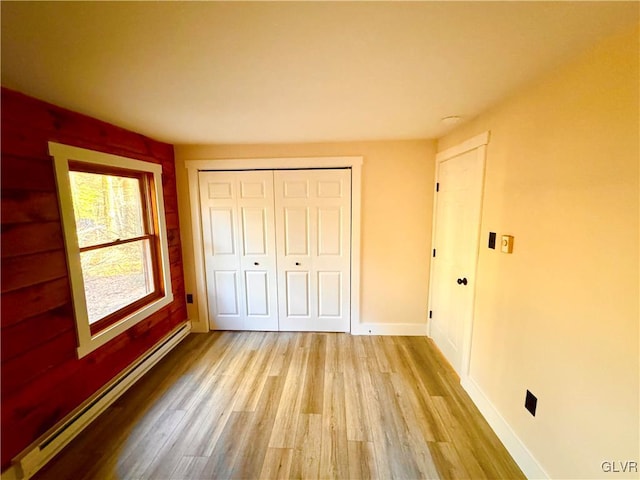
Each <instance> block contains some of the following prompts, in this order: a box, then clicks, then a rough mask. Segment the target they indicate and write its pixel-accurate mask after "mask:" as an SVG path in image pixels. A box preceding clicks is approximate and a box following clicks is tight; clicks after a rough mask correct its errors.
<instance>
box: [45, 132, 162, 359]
mask: <svg viewBox="0 0 640 480" xmlns="http://www.w3.org/2000/svg"><path fill="white" fill-rule="evenodd" d="M49 154H50V155H51V156H52V157H53V161H54V169H55V176H56V185H57V190H58V200H59V203H60V217H61V223H62V230H63V235H64V241H65V250H66V255H67V265H68V269H69V282H70V286H71V294H72V301H73V302H72V303H73V309H74V318H75V323H76V332H77V340H78V348H77V354H78V358H82V357H84V356H85V355H87V354H89V353H90V352H92V351H94V350H96V349H97V348H99V347H101V346H102V345H104V344H105V343H107V342H108V341H110V340H112V339H114V338H115V337H117V336H118V335H120V334H121V333H123V332H125V331H126V330H128V329H129V328H131V327H133V326H134V325H136V324H137V323H139V322H141V321H142V320H144V319H145V318H148V317H149V316H150V315H151V314H153V313H155V312H157V311H158V310H160V309H161V308H163V307H165V306H167V305H169V304H170V303H171V302H172V301H173V293H172V290H171V271H170V264H169V247H168V241H167V228H166V220H165V212H164V197H163V191H162V166H161V165H159V164H155V163H151V162H145V161H142V160H135V159H132V158H127V157H121V156H118V155H113V154H109V153H103V152H97V151H94V150H88V149H85V148H80V147H73V146H70V145H65V144H61V143H56V142H49ZM70 171H84V172H92V173H99V174H110V173H112V174H114V175H121V176H131V177H134V178H140V179H141V186H142V187H143V190H145V191H144V192H143V191H141V198H142V200H143V203H144V204H145V205H144V206H143V211H144V215H143V216H144V217H145V218H144V219H143V222H146V228H147V233H146V234H149V233H151V237H150V238H151V241H153V242H155V246H154V247H152V251H154V250H155V254H153V253H152V255H151V256H152V262H153V263H154V265H155V268H154V279H155V281H156V282H157V284H156V285H155V293H154V294H150V295H147V296H145V297H143V298H142V299H139V300H137V301H135V302H132V303H130V304H129V305H127V306H125V307H123V308H121V309H119V310H118V311H116V312H114V313H112V314H110V315H107V316H106V317H104V318H102V319H100V320H98V321H97V322H94V324H93V325H90V324H89V316H88V313H87V301H86V297H85V289H84V277H83V275H82V266H81V262H80V250H81V249H80V246H79V242H78V236H77V232H76V219H75V214H74V210H73V198H72V191H71V181H70V177H69V172H70ZM145 197H146V198H145ZM146 234H145V235H146ZM121 243H126V241H123V242H121ZM154 257H155V258H154ZM142 300H146V301H144V302H143V301H142ZM96 325H98V327H96ZM92 327H93V328H92Z"/></svg>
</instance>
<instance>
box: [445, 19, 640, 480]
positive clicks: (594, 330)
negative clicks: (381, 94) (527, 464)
mask: <svg viewBox="0 0 640 480" xmlns="http://www.w3.org/2000/svg"><path fill="white" fill-rule="evenodd" d="M638 54H639V52H638V31H637V30H634V31H633V32H631V33H627V34H626V35H622V36H618V37H616V38H614V39H610V40H609V41H608V42H606V43H604V44H602V45H601V46H599V47H598V48H597V49H595V50H593V51H591V52H589V53H588V54H586V55H585V56H582V57H581V58H580V59H578V60H576V62H574V63H572V64H570V65H569V66H567V67H564V68H562V69H560V70H558V71H556V72H554V73H553V74H552V75H550V76H548V77H546V78H545V79H544V80H543V81H541V82H538V83H536V84H535V85H534V86H531V87H529V88H527V89H526V90H525V91H524V92H522V93H521V94H519V95H517V96H514V97H512V98H511V99H509V100H507V101H505V102H504V103H503V104H502V105H500V106H499V107H497V108H495V109H493V110H492V111H490V112H488V113H486V114H484V115H481V116H480V117H479V118H477V119H475V120H474V121H472V122H470V123H469V124H467V125H464V126H462V127H460V128H459V129H457V130H456V131H455V132H453V133H451V134H450V135H448V136H446V137H445V138H443V139H441V140H440V141H439V143H438V150H440V151H441V150H444V149H445V148H448V147H450V146H452V145H455V144H456V143H458V142H460V141H463V140H465V139H467V138H469V137H471V136H473V135H476V134H478V133H480V132H483V131H486V130H490V131H491V141H490V143H489V146H488V156H487V169H486V192H485V202H484V208H483V221H482V239H483V240H482V244H483V245H482V247H481V250H480V257H479V265H478V277H477V284H478V291H477V299H476V305H475V308H476V310H475V321H474V328H473V343H472V352H471V377H472V379H473V380H474V381H475V382H476V383H477V384H478V385H479V387H480V388H481V389H482V390H483V392H484V393H485V394H486V396H487V397H488V398H489V400H490V401H491V402H492V403H493V405H494V406H495V407H496V408H497V410H498V411H499V412H500V414H501V415H502V416H503V417H504V419H505V420H506V421H507V422H508V423H509V424H510V426H511V428H512V429H513V430H514V431H515V433H516V434H517V435H518V436H519V437H520V439H521V440H522V441H523V442H524V443H525V445H526V446H527V448H528V449H529V450H530V451H531V453H532V454H533V455H534V457H536V458H537V459H538V461H539V462H540V464H541V465H542V467H543V468H544V469H545V470H546V471H547V473H548V474H550V475H551V477H553V478H588V477H591V478H603V477H607V478H609V477H611V478H620V477H623V476H624V475H614V474H605V473H603V471H602V469H601V462H602V461H605V460H610V461H614V460H615V461H626V460H634V461H638V460H639V458H638V456H639V455H638V452H639V442H638V434H639V433H638V432H639V417H638V409H639V405H640V404H639V393H638V392H639V384H638V379H639V371H638V361H639V358H638V340H639V337H638V333H639V332H638V328H639V327H638V324H639V311H638V295H639V284H638V273H639V258H638V245H639V243H638V220H639V211H638V191H639V189H638V173H639V172H638V162H639V158H640V154H639V141H640V139H639V128H640V125H639V121H638V108H639V97H638V85H639V68H638V58H639V57H638ZM489 231H494V232H497V233H498V235H500V234H511V235H514V236H515V246H514V252H513V254H512V255H506V254H501V253H499V251H493V250H489V249H488V248H487V247H486V243H485V242H486V238H487V236H488V232H489ZM526 389H529V390H531V391H532V392H533V393H534V394H535V395H537V397H538V412H537V415H536V417H535V418H534V417H532V416H531V415H529V413H528V412H527V411H526V410H525V409H524V408H523V404H524V396H525V390H526ZM618 468H620V467H619V466H618ZM631 476H633V478H636V477H637V473H636V474H633V475H631Z"/></svg>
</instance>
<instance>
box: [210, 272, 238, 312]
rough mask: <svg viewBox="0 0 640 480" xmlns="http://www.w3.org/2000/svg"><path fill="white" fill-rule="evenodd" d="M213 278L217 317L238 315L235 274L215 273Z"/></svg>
mask: <svg viewBox="0 0 640 480" xmlns="http://www.w3.org/2000/svg"><path fill="white" fill-rule="evenodd" d="M214 277H215V290H216V305H217V306H218V309H217V310H218V312H217V313H218V315H239V314H240V309H239V308H238V307H239V303H240V302H239V301H238V300H239V298H240V292H239V291H238V283H237V272H235V271H232V272H225V271H216V272H215V274H214Z"/></svg>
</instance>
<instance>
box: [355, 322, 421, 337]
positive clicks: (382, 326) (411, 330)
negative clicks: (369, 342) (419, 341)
mask: <svg viewBox="0 0 640 480" xmlns="http://www.w3.org/2000/svg"><path fill="white" fill-rule="evenodd" d="M354 327H355V328H354V329H352V330H351V334H352V335H398V336H406V337H424V336H426V335H427V325H426V323H358V324H356V325H355V326H354Z"/></svg>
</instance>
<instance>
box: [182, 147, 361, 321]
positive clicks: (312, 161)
mask: <svg viewBox="0 0 640 480" xmlns="http://www.w3.org/2000/svg"><path fill="white" fill-rule="evenodd" d="M184 163H185V167H186V169H187V175H188V186H189V202H190V210H191V233H192V238H193V256H194V264H195V265H194V266H195V280H196V298H195V302H196V308H197V310H198V319H197V321H196V320H192V331H194V332H208V331H209V308H208V298H207V284H206V277H205V265H204V250H203V248H204V243H203V241H202V223H201V217H200V186H199V182H198V173H199V172H201V171H228V170H291V169H314V168H315V169H320V168H349V169H350V170H351V265H350V266H351V292H350V294H351V299H350V300H351V301H350V303H351V311H350V316H351V318H350V330H351V333H358V332H359V328H358V326H359V324H360V209H361V190H362V163H363V157H302V158H249V159H220V160H186V161H185V162H184Z"/></svg>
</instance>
